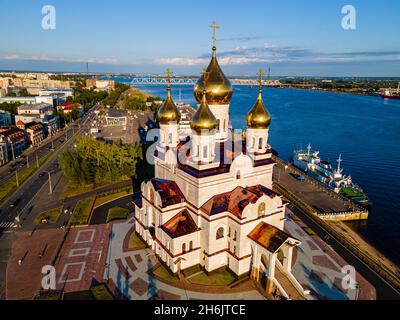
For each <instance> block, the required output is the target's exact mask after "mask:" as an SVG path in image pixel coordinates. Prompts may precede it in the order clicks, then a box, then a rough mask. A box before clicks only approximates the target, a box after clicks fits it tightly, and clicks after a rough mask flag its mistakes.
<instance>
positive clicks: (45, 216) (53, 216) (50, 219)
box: [33, 206, 63, 225]
mask: <svg viewBox="0 0 400 320" xmlns="http://www.w3.org/2000/svg"><path fill="white" fill-rule="evenodd" d="M62 208H63V207H62V206H60V207H58V208H54V209H51V210H48V211H45V212H43V213H41V214H39V215H38V216H37V217H36V218H35V220H34V221H33V224H35V225H38V224H41V223H42V220H47V223H56V222H57V220H58V218H59V217H60V214H61V210H62Z"/></svg>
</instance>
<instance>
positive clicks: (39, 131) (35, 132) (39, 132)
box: [17, 122, 45, 146]
mask: <svg viewBox="0 0 400 320" xmlns="http://www.w3.org/2000/svg"><path fill="white" fill-rule="evenodd" d="M17 126H18V124H17ZM24 129H25V131H26V132H27V133H28V134H29V139H30V141H31V145H32V146H37V145H39V144H40V143H41V142H42V141H43V140H44V138H45V130H44V126H43V124H42V123H40V122H30V123H28V124H26V125H25V128H24Z"/></svg>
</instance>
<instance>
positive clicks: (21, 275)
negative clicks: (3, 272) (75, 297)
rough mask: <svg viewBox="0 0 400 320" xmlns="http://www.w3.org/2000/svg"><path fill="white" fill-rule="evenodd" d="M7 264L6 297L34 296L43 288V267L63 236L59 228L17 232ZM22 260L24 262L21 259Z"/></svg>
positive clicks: (48, 263) (28, 297) (48, 261)
mask: <svg viewBox="0 0 400 320" xmlns="http://www.w3.org/2000/svg"><path fill="white" fill-rule="evenodd" d="M16 237H17V239H16V240H15V242H14V244H13V246H12V250H11V256H10V259H9V261H8V264H7V283H6V299H11V300H17V299H28V300H29V299H32V298H33V297H34V296H35V295H37V294H38V293H39V291H40V290H41V283H42V278H43V276H44V275H43V274H42V268H43V266H45V265H51V264H52V262H53V260H54V258H55V256H56V254H57V251H58V249H59V248H60V246H61V243H62V239H63V237H64V231H63V230H60V229H51V230H36V231H35V232H34V233H33V234H31V232H17V233H16ZM19 260H21V264H19V263H18V261H19Z"/></svg>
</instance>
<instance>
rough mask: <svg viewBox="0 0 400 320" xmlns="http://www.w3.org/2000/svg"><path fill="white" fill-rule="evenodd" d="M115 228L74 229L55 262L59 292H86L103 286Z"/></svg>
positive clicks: (109, 226) (89, 227) (104, 226)
mask: <svg viewBox="0 0 400 320" xmlns="http://www.w3.org/2000/svg"><path fill="white" fill-rule="evenodd" d="M111 230H112V225H95V226H87V227H76V228H71V229H70V231H69V234H68V236H67V238H66V240H65V242H64V245H63V247H62V250H61V252H60V254H59V256H58V258H57V261H56V265H55V267H56V274H57V289H59V290H60V289H64V291H65V292H67V293H68V292H74V291H84V290H88V289H90V287H91V286H92V284H93V283H96V282H97V283H98V282H102V281H103V280H104V279H103V275H104V269H105V266H106V257H107V250H108V242H109V237H110V232H111Z"/></svg>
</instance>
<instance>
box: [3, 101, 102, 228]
mask: <svg viewBox="0 0 400 320" xmlns="http://www.w3.org/2000/svg"><path fill="white" fill-rule="evenodd" d="M99 107H100V105H99V104H98V105H96V106H95V107H93V108H92V109H91V110H90V111H89V112H88V113H87V114H86V115H85V116H84V118H82V120H81V121H80V128H76V129H74V130H75V135H74V136H72V135H70V136H69V139H68V141H67V142H66V143H65V144H63V145H62V146H61V147H59V148H58V149H56V150H55V151H54V153H53V154H52V155H51V157H50V159H49V160H48V161H47V162H46V163H45V164H44V165H43V166H42V167H41V168H40V169H39V171H38V172H36V173H35V174H34V175H33V176H31V177H30V178H28V180H26V181H25V182H24V183H23V184H22V185H21V186H20V188H19V189H18V190H17V191H16V192H15V193H14V194H13V195H12V196H11V197H10V198H8V199H7V200H6V201H4V202H3V203H2V204H1V205H0V225H2V226H3V229H4V226H6V225H7V224H9V223H12V222H14V221H15V218H16V217H17V216H18V215H19V213H20V212H21V211H23V210H24V209H27V208H28V207H29V205H30V203H31V201H32V199H33V198H34V197H35V195H36V194H37V192H38V190H40V188H41V186H42V185H43V184H45V183H47V181H48V179H49V177H48V174H47V173H46V172H50V173H54V172H55V171H56V170H58V161H59V160H58V155H59V154H60V153H62V152H63V151H64V150H65V149H67V148H70V147H71V146H72V145H73V143H74V142H75V140H76V138H77V137H78V136H80V135H82V134H85V133H87V132H88V131H89V130H90V127H89V125H90V122H91V121H92V120H93V117H94V116H95V114H94V111H95V110H96V109H98V108H99ZM70 130H72V128H70ZM71 133H72V132H71ZM3 231H4V230H3ZM1 232H2V228H1V227H0V234H1Z"/></svg>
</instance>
